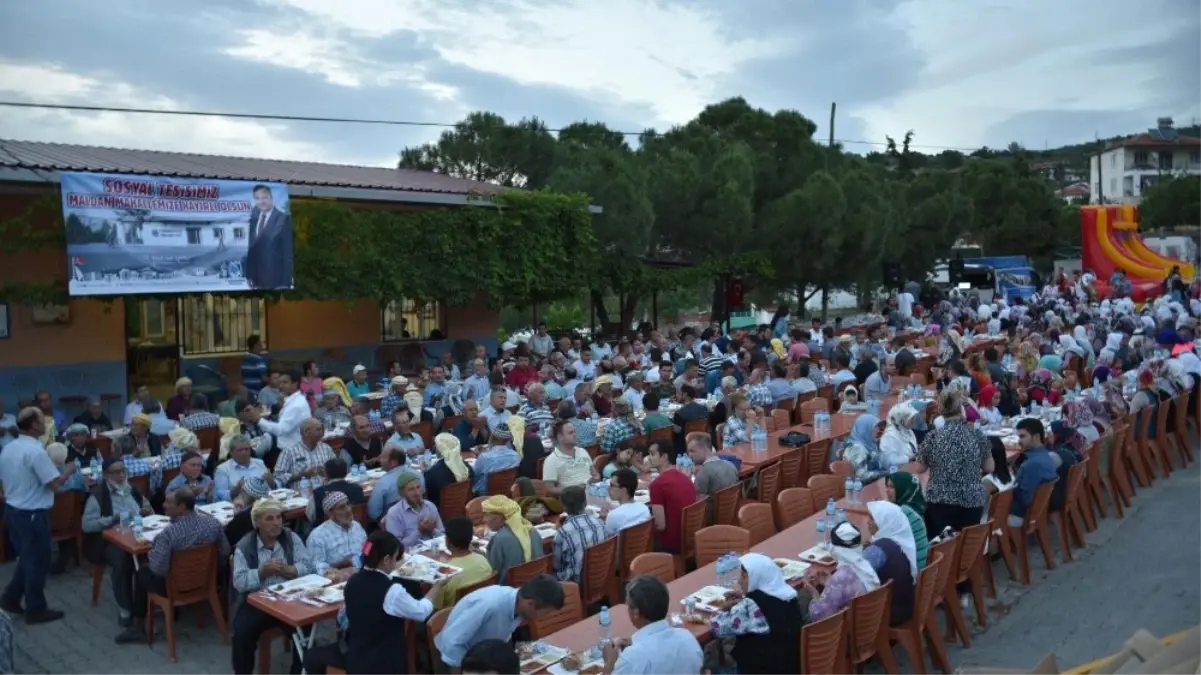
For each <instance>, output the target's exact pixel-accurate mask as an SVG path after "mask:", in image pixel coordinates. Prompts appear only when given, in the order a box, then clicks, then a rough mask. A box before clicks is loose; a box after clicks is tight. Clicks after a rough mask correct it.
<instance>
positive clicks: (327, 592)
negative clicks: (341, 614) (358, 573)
mask: <svg viewBox="0 0 1201 675" xmlns="http://www.w3.org/2000/svg"><path fill="white" fill-rule="evenodd" d="M309 597H310V598H312V599H313V600H316V601H317V602H320V603H323V604H326V605H336V604H338V603H339V602H344V601H345V600H346V582H342V583H340V584H334V585H333V586H326V587H325V588H322V589H321V590H319V591H317V592H316V593H314V594H313V595H311V596H309Z"/></svg>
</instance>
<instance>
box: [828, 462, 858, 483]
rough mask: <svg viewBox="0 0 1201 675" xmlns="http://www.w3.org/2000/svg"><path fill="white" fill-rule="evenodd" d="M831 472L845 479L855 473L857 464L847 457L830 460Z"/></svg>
mask: <svg viewBox="0 0 1201 675" xmlns="http://www.w3.org/2000/svg"><path fill="white" fill-rule="evenodd" d="M830 473H832V474H834V475H835V476H838V477H839V478H841V479H843V480H844V481H845V480H846V479H847V478H851V477H853V476H854V475H855V465H854V464H851V463H850V462H848V461H846V460H845V459H836V460H834V461H833V462H830Z"/></svg>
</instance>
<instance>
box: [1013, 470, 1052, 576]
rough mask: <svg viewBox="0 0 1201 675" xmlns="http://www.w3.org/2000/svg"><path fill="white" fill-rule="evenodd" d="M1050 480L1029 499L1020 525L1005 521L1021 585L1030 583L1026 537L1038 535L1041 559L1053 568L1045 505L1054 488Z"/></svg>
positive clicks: (1049, 499)
mask: <svg viewBox="0 0 1201 675" xmlns="http://www.w3.org/2000/svg"><path fill="white" fill-rule="evenodd" d="M1056 482H1058V481H1051V482H1050V483H1044V484H1042V485H1040V486H1039V487H1038V490H1036V491H1035V492H1034V499H1032V500H1031V502H1030V506H1029V508H1027V509H1026V520H1025V522H1023V523H1022V524H1021V525H1019V526H1017V527H1013V526H1011V525H1009V524H1008V522H1007V523H1006V529H1007V531H1008V533H1009V539H1010V541H1012V542H1013V548H1014V550H1015V551H1016V552H1017V556H1018V563H1019V564H1020V565H1021V569H1022V585H1024V586H1029V585H1030V552H1029V548H1028V546H1027V545H1026V538H1027V537H1029V536H1030V535H1032V534H1033V535H1036V536H1037V537H1038V545H1039V547H1040V548H1041V549H1042V551H1043V559H1044V560H1046V562H1047V569H1049V570H1053V569H1055V556H1054V555H1053V553H1052V550H1051V532H1050V530H1048V529H1047V507H1048V506H1049V505H1050V503H1051V490H1052V489H1054V487H1055V483H1056Z"/></svg>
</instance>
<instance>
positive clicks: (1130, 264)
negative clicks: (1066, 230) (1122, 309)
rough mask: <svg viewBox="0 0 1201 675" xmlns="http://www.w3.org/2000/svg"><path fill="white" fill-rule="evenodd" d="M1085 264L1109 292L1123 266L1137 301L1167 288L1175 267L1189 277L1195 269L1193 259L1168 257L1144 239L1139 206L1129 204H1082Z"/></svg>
mask: <svg viewBox="0 0 1201 675" xmlns="http://www.w3.org/2000/svg"><path fill="white" fill-rule="evenodd" d="M1080 224H1081V230H1080V244H1081V251H1082V257H1083V260H1081V263H1082V267H1083V268H1084V269H1085V270H1092V272H1093V273H1094V274H1096V275H1097V286H1098V287H1097V291H1098V293H1099V294H1101V295H1103V296H1104V295H1106V294H1108V291H1109V278H1110V277H1111V276H1112V275H1113V273H1114V272H1115V271H1117V270H1119V269H1120V270H1122V271H1123V272H1125V273H1126V276H1127V277H1128V278H1129V279H1130V282H1131V283H1132V284H1133V285H1134V292H1133V293H1132V294H1131V297H1132V299H1133V300H1135V301H1136V302H1142V301H1144V300H1147V299H1149V298H1154V297H1156V296H1158V295H1160V294H1161V293H1162V292H1163V286H1162V284H1163V281H1164V279H1166V278H1167V276H1168V272H1170V271H1171V269H1172V268H1173V267H1179V268H1180V273H1181V275H1183V276H1184V278H1185V279H1192V278H1193V275H1194V273H1195V269H1194V268H1193V266H1192V265H1191V264H1189V263H1186V262H1184V261H1181V260H1176V259H1174V258H1167V257H1164V256H1162V255H1160V254H1158V253H1156V252H1155V251H1152V250H1151V249H1150V248H1148V247H1147V245H1146V244H1144V243H1143V238H1142V237H1141V236H1139V233H1138V208H1137V207H1135V206H1128V205H1112V206H1109V205H1107V206H1082V207H1080Z"/></svg>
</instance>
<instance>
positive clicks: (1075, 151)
mask: <svg viewBox="0 0 1201 675" xmlns="http://www.w3.org/2000/svg"><path fill="white" fill-rule="evenodd" d="M1176 131H1178V132H1179V133H1180V135H1181V136H1194V137H1198V138H1201V124H1193V125H1190V126H1184V127H1176ZM1131 133H1134V132H1131ZM1128 135H1129V134H1123V135H1121V136H1114V137H1112V138H1106V139H1103V140H1099V141H1089V142H1087V143H1077V144H1075V145H1065V146H1063V147H1059V148H1050V149H1047V150H1031V149H1028V148H1023V147H1022V146H1020V145H1018V144H1017V143H1010V144H1009V147H1007V148H1004V149H997V148H989V147H983V148H980V149H979V150H976V151H975V152H972V153H969V154H966V155H965V154H964V153H962V152H959V151H958V150H943V151H942V152H940V153H937V154H929V155H928V154H925V153H922V152H918V151H915V150H910V149H909V147H908V145H909V141H910V140H911V139H912V136H910V135H908V134H907V135H906V137H905V138H902V139H896V142H895V145H890V147H889V148H888V150H885V151H884V152H872V153H869V154H868V155H867V160H868V161H869V162H875V163H879V164H884V165H888V166H895V165H896V164H897V158H898V157H899V156H901V155H903V156H904V157H905V161H904V164H905V166H907V167H908V168H911V169H915V170H920V169H947V170H953V169H958V168H959V167H961V166H963V163H964V162H965V161H966V160H967V159H968V158H969V157H981V158H991V157H1011V156H1013V155H1016V154H1018V153H1023V154H1024V155H1025V157H1026V160H1027V161H1029V162H1031V163H1034V162H1062V163H1063V164H1064V165H1065V166H1066V168H1069V169H1075V170H1076V171H1078V172H1081V173H1087V172H1088V158H1089V156H1090V155H1092V154H1094V153H1097V152H1100V150H1101V148H1102V147H1104V145H1105V144H1106V143H1109V142H1112V141H1118V140H1121V139H1123V138H1126V136H1128ZM888 140H889V141H890V142H891V141H893V139H891V138H889V139H888ZM919 142H920V141H919Z"/></svg>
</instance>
